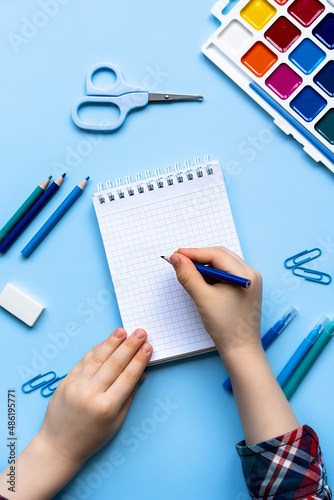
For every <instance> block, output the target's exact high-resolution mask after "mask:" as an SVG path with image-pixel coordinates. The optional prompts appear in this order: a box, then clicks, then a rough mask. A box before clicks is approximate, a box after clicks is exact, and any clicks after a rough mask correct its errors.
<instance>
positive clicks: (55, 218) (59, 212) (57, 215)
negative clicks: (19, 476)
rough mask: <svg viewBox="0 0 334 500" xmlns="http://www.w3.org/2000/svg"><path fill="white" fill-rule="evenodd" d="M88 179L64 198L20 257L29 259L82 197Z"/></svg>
mask: <svg viewBox="0 0 334 500" xmlns="http://www.w3.org/2000/svg"><path fill="white" fill-rule="evenodd" d="M88 179H89V177H86V179H85V180H84V181H82V182H80V183H79V184H78V185H77V186H75V188H74V189H73V190H72V191H71V192H70V194H69V195H68V196H67V197H66V198H65V200H64V201H63V202H62V203H61V204H60V205H59V207H58V208H57V209H56V210H55V211H54V212H53V214H52V215H51V217H49V219H48V220H47V221H46V222H45V224H44V225H43V226H42V227H41V228H40V230H39V231H37V233H36V234H35V236H34V237H33V238H32V239H31V240H30V241H29V243H28V244H27V245H26V246H25V247H24V249H23V250H22V252H21V253H22V255H23V256H24V257H29V256H30V255H31V254H32V253H33V251H34V250H35V249H36V248H37V247H38V245H39V244H40V243H41V242H42V241H43V240H44V238H45V237H46V236H47V235H48V234H49V232H50V231H51V229H52V228H54V226H55V225H56V224H57V222H59V221H60V219H61V218H62V217H63V216H64V215H65V214H66V212H67V211H68V210H69V209H70V208H71V206H72V205H73V203H75V202H76V200H77V199H78V198H79V196H81V195H82V193H83V190H84V189H85V187H86V184H87V181H88Z"/></svg>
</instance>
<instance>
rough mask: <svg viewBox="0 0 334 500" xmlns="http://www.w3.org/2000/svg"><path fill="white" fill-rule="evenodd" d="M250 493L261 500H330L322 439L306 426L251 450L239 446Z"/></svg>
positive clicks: (252, 447) (248, 447)
mask: <svg viewBox="0 0 334 500" xmlns="http://www.w3.org/2000/svg"><path fill="white" fill-rule="evenodd" d="M237 452H238V454H239V456H240V458H241V462H242V468H243V473H244V476H245V480H246V484H247V487H248V491H249V493H250V495H251V497H252V498H253V499H258V500H264V499H268V500H274V499H275V500H293V499H295V500H296V499H300V500H301V499H307V500H329V499H331V498H332V493H331V490H330V488H329V486H328V484H327V477H326V470H325V466H324V463H323V460H322V454H321V449H320V445H319V438H318V436H317V434H316V433H315V432H314V430H313V429H311V427H309V426H307V425H303V426H302V427H299V428H298V429H295V430H294V431H292V432H289V433H287V434H284V435H283V436H279V437H277V438H274V439H270V440H268V441H264V442H262V443H259V444H255V445H252V446H246V445H245V441H242V442H240V443H239V444H237Z"/></svg>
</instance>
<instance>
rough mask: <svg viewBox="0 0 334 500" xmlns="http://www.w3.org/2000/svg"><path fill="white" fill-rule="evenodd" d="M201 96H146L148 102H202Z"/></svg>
mask: <svg viewBox="0 0 334 500" xmlns="http://www.w3.org/2000/svg"><path fill="white" fill-rule="evenodd" d="M202 100H203V96H202V95H189V94H151V93H150V92H149V94H148V101H149V102H173V101H202Z"/></svg>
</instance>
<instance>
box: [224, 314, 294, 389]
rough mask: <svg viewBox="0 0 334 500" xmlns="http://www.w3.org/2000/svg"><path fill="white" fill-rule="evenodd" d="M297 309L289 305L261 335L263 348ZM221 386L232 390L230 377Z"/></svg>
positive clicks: (284, 325) (287, 322)
mask: <svg viewBox="0 0 334 500" xmlns="http://www.w3.org/2000/svg"><path fill="white" fill-rule="evenodd" d="M296 314H297V310H296V309H295V308H294V307H292V306H291V307H289V309H287V310H286V311H285V313H284V314H283V316H282V317H281V318H280V319H279V320H278V321H277V322H276V323H275V324H274V326H272V327H271V328H270V329H269V330H268V331H267V333H266V334H265V335H263V337H262V339H261V342H262V346H263V349H264V350H266V349H268V347H269V346H270V344H272V342H273V341H274V340H275V339H276V338H277V337H278V336H279V334H280V333H281V332H282V331H283V330H284V328H285V327H287V326H288V324H289V323H290V321H292V320H293V318H294V317H295V316H296ZM223 387H224V389H226V390H227V391H230V392H232V384H231V379H230V377H227V378H226V380H225V381H224V382H223Z"/></svg>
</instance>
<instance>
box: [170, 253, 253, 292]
mask: <svg viewBox="0 0 334 500" xmlns="http://www.w3.org/2000/svg"><path fill="white" fill-rule="evenodd" d="M161 258H162V259H164V260H166V261H167V262H169V263H171V262H170V260H169V257H165V256H163V255H161ZM193 264H194V266H195V267H196V269H197V271H199V272H200V273H201V274H204V275H205V276H209V277H210V278H214V279H216V280H219V281H226V282H227V283H231V284H232V285H238V286H242V287H243V288H249V287H250V286H251V284H252V282H251V280H249V279H247V278H242V277H241V276H236V275H235V274H231V273H226V272H225V271H220V270H219V269H214V268H213V267H209V266H203V265H202V264H196V263H195V262H194V263H193Z"/></svg>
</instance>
